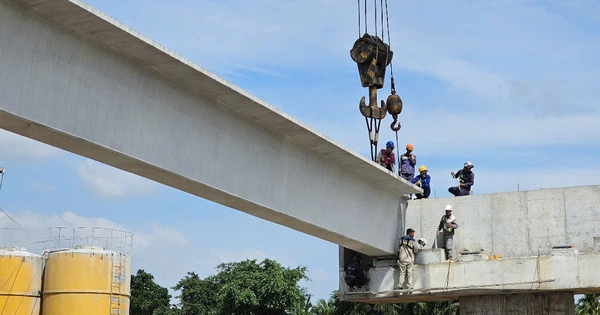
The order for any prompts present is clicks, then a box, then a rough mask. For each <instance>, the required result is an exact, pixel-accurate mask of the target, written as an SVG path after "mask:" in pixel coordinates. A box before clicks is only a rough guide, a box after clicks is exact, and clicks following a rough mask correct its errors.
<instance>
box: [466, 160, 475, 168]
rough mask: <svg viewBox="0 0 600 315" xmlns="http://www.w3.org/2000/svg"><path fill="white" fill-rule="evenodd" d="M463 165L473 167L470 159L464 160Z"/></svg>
mask: <svg viewBox="0 0 600 315" xmlns="http://www.w3.org/2000/svg"><path fill="white" fill-rule="evenodd" d="M465 167H470V168H473V167H475V166H473V163H471V161H466V162H465Z"/></svg>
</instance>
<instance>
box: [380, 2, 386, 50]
mask: <svg viewBox="0 0 600 315" xmlns="http://www.w3.org/2000/svg"><path fill="white" fill-rule="evenodd" d="M379 7H381V10H379V11H380V12H381V40H384V36H385V35H384V34H383V32H384V31H383V30H384V28H383V0H379Z"/></svg>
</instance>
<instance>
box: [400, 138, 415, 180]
mask: <svg viewBox="0 0 600 315" xmlns="http://www.w3.org/2000/svg"><path fill="white" fill-rule="evenodd" d="M413 149H414V147H413V145H412V143H409V144H407V145H406V153H404V154H402V155H401V156H400V171H398V175H400V177H402V178H404V179H406V180H407V181H409V182H410V181H412V180H413V178H414V177H415V165H417V156H416V155H414V154H413V153H412V151H413Z"/></svg>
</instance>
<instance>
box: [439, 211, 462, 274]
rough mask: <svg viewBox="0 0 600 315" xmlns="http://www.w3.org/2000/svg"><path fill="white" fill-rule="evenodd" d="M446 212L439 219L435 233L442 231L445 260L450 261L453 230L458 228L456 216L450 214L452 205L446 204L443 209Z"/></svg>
mask: <svg viewBox="0 0 600 315" xmlns="http://www.w3.org/2000/svg"><path fill="white" fill-rule="evenodd" d="M444 210H445V211H446V214H445V215H443V216H442V218H441V219H440V225H438V228H437V231H436V233H435V235H436V236H437V235H440V232H441V233H442V238H443V242H442V244H443V245H444V249H445V250H446V262H450V263H451V262H452V242H453V240H454V230H456V229H457V228H458V223H456V217H454V216H453V215H452V205H447V206H446V208H445V209H444Z"/></svg>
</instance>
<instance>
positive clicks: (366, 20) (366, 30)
mask: <svg viewBox="0 0 600 315" xmlns="http://www.w3.org/2000/svg"><path fill="white" fill-rule="evenodd" d="M367 22H368V19H367V0H365V34H367V33H368V28H367Z"/></svg>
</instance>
